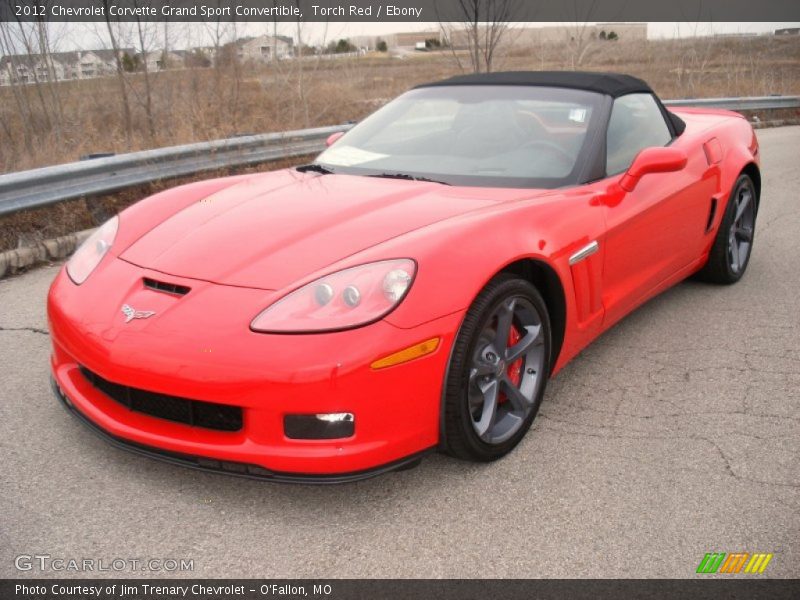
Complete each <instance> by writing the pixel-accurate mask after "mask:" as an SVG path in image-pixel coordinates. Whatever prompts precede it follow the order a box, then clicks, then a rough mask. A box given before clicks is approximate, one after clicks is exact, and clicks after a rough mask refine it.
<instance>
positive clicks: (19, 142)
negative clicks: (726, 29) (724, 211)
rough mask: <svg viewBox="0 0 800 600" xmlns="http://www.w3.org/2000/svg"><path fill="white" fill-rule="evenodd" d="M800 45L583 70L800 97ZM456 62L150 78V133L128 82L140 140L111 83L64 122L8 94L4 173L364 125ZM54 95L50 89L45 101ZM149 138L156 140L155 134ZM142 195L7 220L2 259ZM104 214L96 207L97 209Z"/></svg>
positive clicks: (659, 55)
mask: <svg viewBox="0 0 800 600" xmlns="http://www.w3.org/2000/svg"><path fill="white" fill-rule="evenodd" d="M572 58H573V57H572V56H570V54H569V49H568V48H565V47H563V46H561V45H555V44H550V45H542V46H538V47H533V48H514V49H513V51H511V52H509V53H508V54H507V55H506V56H504V57H502V58H501V59H500V60H498V61H497V62H496V64H495V70H501V69H511V70H524V69H565V68H569V67H568V66H569V65H570V64H571V63H572ZM798 66H800V39H796V38H795V39H792V38H789V37H786V38H776V37H772V36H765V37H758V38H741V39H740V38H696V39H688V40H664V41H648V42H645V41H628V42H626V41H624V40H621V41H618V42H599V41H598V42H594V43H593V44H592V45H591V46H590V47H589V48H588V50H587V51H586V52H585V54H584V58H583V60H582V63H581V65H580V68H581V69H586V70H596V71H619V72H626V73H630V74H632V75H636V76H639V77H642V78H643V79H645V80H646V81H648V82H649V83H650V84H651V85H652V86H653V87H654V89H655V90H656V92H657V93H658V94H659V95H660V96H661V97H663V98H681V97H709V96H750V95H768V94H798V93H800V68H798ZM458 72H459V71H458V68H457V66H456V64H455V62H454V61H453V59H452V56H450V55H449V53H448V52H446V51H444V52H437V53H427V54H424V53H419V54H413V55H411V56H410V57H409V58H406V59H403V60H401V59H396V58H391V57H389V56H387V55H383V54H375V55H370V56H365V57H360V58H348V59H339V60H321V61H317V60H313V59H312V60H305V61H285V62H282V63H279V64H277V65H268V66H249V67H248V66H242V67H240V68H227V69H213V68H212V69H187V70H180V71H167V72H162V73H156V74H151V76H150V88H151V107H152V108H151V115H152V128H151V127H150V122H149V120H148V116H147V111H146V105H147V102H146V87H145V81H144V77H143V75H141V74H135V75H127V76H126V79H127V90H128V94H129V98H130V103H131V112H132V125H133V126H132V132H131V136H130V140H128V136H127V135H126V128H125V125H124V119H123V111H122V104H121V102H120V93H119V88H118V82H117V80H116V79H115V78H105V79H96V80H89V81H71V82H64V83H61V84H58V85H57V86H54V87H57V90H58V94H57V95H58V101H59V103H60V106H61V110H60V111H55V110H54V108H53V100H52V98H51V96H48V95H47V94H46V93H45V94H41V95H40V94H39V91H40V90H38V89H37V88H36V86H26V87H24V88H17V89H18V90H19V92H20V93H21V94H22V95H23V98H21V100H22V101H23V103H24V106H25V112H24V113H23V112H21V111H20V109H19V106H20V105H19V103H18V100H20V98H15V97H14V95H13V94H12V90H11V88H8V87H4V88H0V172H10V171H18V170H23V169H30V168H35V167H39V166H44V165H50V164H57V163H64V162H70V161H74V160H77V159H78V158H79V157H81V156H83V155H86V154H90V153H96V152H116V153H121V152H129V151H134V150H140V149H145V148H155V147H161V146H169V145H175V144H181V143H188V142H195V141H204V140H212V139H218V138H224V137H230V136H233V135H237V134H242V133H261V132H268V131H280V130H287V129H300V128H304V127H311V126H321V125H329V124H336V123H342V122H345V121H348V120H358V119H360V118H362V117H364V116H365V115H367V114H369V113H370V112H372V111H373V110H374V109H375V107H376V106H379V105H380V104H382V103H383V102H385V101H386V100H387V99H389V98H392V97H394V96H396V95H397V94H399V93H401V92H403V91H404V90H406V89H408V88H410V87H412V86H414V85H415V84H418V83H422V82H425V81H431V80H436V79H441V78H443V77H447V76H450V75H453V74H457V73H458ZM43 91H44V92H47V90H43ZM151 131H152V133H151ZM164 185H165V184H163V183H162V184H159V186H156V187H152V186H147V189H144V188H138V189H136V190H129V191H126V192H125V193H123V194H116V195H114V196H112V197H111V199H95V200H89V201H86V200H78V201H74V202H69V203H63V204H62V205H60V206H58V207H53V208H50V209H44V210H42V211H30V212H29V213H23V214H19V215H13V216H12V217H7V218H5V219H0V250H2V249H7V248H10V247H15V246H17V244H18V243H20V242H22V243H24V242H25V241H26V240H27V239H29V238H30V237H31V236H32V237H33V238H34V239H41V238H42V237H49V236H53V235H60V234H63V233H66V232H70V231H76V230H78V229H82V228H84V227H89V226H92V225H94V224H96V223H97V222H99V221H100V220H102V218H104V217H105V216H106V214H107V213H108V212H109V211H111V212H113V211H114V210H118V209H119V208H122V207H124V206H126V205H127V204H129V203H130V202H132V201H135V200H136V199H138V198H141V197H142V195H144V194H146V193H147V192H148V191H149V190H151V189H152V190H154V189H156V188H157V187H163V186H164ZM98 207H100V208H98Z"/></svg>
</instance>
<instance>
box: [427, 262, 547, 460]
mask: <svg viewBox="0 0 800 600" xmlns="http://www.w3.org/2000/svg"><path fill="white" fill-rule="evenodd" d="M550 340H551V332H550V321H549V318H548V314H547V308H546V305H545V303H544V301H543V300H542V297H541V295H540V294H539V292H538V291H537V290H536V288H535V287H534V286H533V285H531V284H530V283H529V282H527V281H525V280H522V279H516V278H513V277H511V276H508V275H502V276H500V277H498V278H496V279H494V280H493V281H492V282H491V283H489V284H488V285H487V286H486V288H485V289H484V290H483V291H482V292H481V293H480V295H479V296H478V298H477V299H476V300H475V302H474V303H473V305H472V307H471V308H470V310H469V311H468V313H467V316H466V317H465V319H464V323H463V324H462V326H461V329H460V331H459V334H458V337H457V339H456V342H455V345H454V347H453V352H452V355H451V359H450V366H449V369H448V377H447V387H446V390H445V404H444V416H443V417H444V438H445V444H446V446H445V447H446V449H447V451H448V452H449V453H450V454H453V455H454V456H458V457H459V458H465V459H470V460H478V461H488V460H494V459H496V458H500V457H501V456H503V455H505V454H506V453H508V452H509V451H510V450H511V449H512V448H514V446H516V445H517V444H518V443H519V441H520V440H521V439H522V437H523V436H524V435H525V433H526V431H527V430H528V429H529V428H530V426H531V423H532V422H533V419H534V417H535V416H536V412H537V410H538V408H539V404H540V403H541V399H542V396H543V394H544V388H545V384H546V382H547V376H548V374H549V367H550V343H551V342H550Z"/></svg>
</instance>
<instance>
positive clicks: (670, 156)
mask: <svg viewBox="0 0 800 600" xmlns="http://www.w3.org/2000/svg"><path fill="white" fill-rule="evenodd" d="M686 161H687V157H686V152H684V151H683V150H680V149H679V148H669V147H667V148H662V147H653V148H645V149H644V150H642V151H641V152H639V154H637V155H636V158H634V159H633V163H631V166H630V167H629V168H628V172H627V173H625V175H623V176H622V179H620V182H619V185H620V187H622V189H623V190H625V191H626V192H632V191H633V190H634V189H635V188H636V184H637V183H639V180H640V179H641V178H642V177H644V176H645V175H647V174H648V173H670V172H672V171H680V170H681V169H682V168H683V167H685V166H686Z"/></svg>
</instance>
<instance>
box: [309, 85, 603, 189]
mask: <svg viewBox="0 0 800 600" xmlns="http://www.w3.org/2000/svg"><path fill="white" fill-rule="evenodd" d="M477 88H479V89H480V92H478V90H477ZM508 88H519V89H526V90H535V92H534V94H533V96H531V97H529V98H524V97H520V99H521V100H525V99H532V100H542V101H554V102H583V103H587V104H589V106H590V107H591V111H590V115H589V117H588V120H587V123H586V133H585V135H584V138H583V142H582V145H581V147H580V149H579V151H578V153H577V155H576V158H575V162H574V164H573V165H572V169H571V171H570V172H569V173H567V174H566V175H565V176H563V177H509V176H504V175H470V174H454V173H442V172H438V171H435V170H424V171H423V170H402V171H394V170H393V169H389V168H385V167H362V166H358V165H357V164H351V165H342V164H337V163H335V162H326V160H325V154H326V152H328V150H327V149H326V150H325V151H323V152H322V153H321V154H320V155H319V156H318V157H317V159H316V160H315V164H318V165H321V166H322V167H324V168H325V169H327V170H329V171H331V172H333V173H336V174H346V175H358V176H371V177H381V176H397V175H402V176H404V177H403V178H408V179H419V180H432V181H438V182H442V183H445V184H448V185H455V186H466V187H489V188H492V187H496V188H519V189H556V188H560V187H568V186H574V185H579V184H582V183H585V182H587V181H590V180H592V179H596V172H597V162H598V159H599V158H602V157H599V155H598V153H599V151H600V148H599V145H598V143H599V142H598V140H600V141H602V140H604V138H605V126H606V123H607V120H608V119H607V116H608V115H607V113H608V111H609V105H610V97H608V96H607V95H605V94H602V93H600V92H594V91H589V90H576V89H571V88H562V87H555V86H524V85H513V86H511V85H502V84H493V85H482V84H477V85H453V86H435V87H422V88H415V89H412V90H410V91H408V92H406V93H404V94H402V95H400V96H398V97H397V98H395V99H394V100H392V101H391V102H389V103H387V104H386V105H384V106H383V107H382V108H381V109H379V110H378V111H376V112H374V113H372V114H371V115H370V116H368V117H367V118H366V119H364V120H363V121H361V122H360V123H358V124H357V125H355V126H354V127H353V128H352V129H350V130H349V131H348V132H347V133H345V134H344V135H343V136H342V137H341V138H339V139H338V140H337V141H336V145H339V144H342V145H345V146H346V145H347V138H348V137H349V138H351V139H353V138H354V137H358V136H359V134H363V132H364V130H365V128H367V129H369V128H370V127H375V123H376V121H377V122H381V121H382V120H383V119H384V117H385V113H386V111H392V110H397V106H398V103H399V102H404V103H405V102H408V100H409V99H411V100H413V99H415V98H420V99H429V98H448V97H455V98H462V99H463V98H464V97H468V96H469V94H470V93H472V94H475V96H476V97H485V96H486V95H487V93H488V94H489V95H491V93H492V91H495V92H496V93H497V95H498V97H503V96H504V95H505V96H507V95H508ZM524 93H525V94H528V95H529V96H530V92H524ZM534 96H535V97H534ZM390 114H391V112H390ZM391 122H392V121H389V123H391ZM385 126H386V125H385V124H384V125H383V126H381V127H378V128H377V129H376V131H379V130H380V129H381V128H383V127H385Z"/></svg>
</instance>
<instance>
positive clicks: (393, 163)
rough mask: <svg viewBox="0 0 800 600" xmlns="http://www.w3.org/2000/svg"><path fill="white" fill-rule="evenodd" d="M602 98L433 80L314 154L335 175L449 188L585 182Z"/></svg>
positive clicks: (579, 92) (584, 93)
mask: <svg viewBox="0 0 800 600" xmlns="http://www.w3.org/2000/svg"><path fill="white" fill-rule="evenodd" d="M601 99H602V96H601V95H600V94H597V93H594V92H587V91H583V90H572V89H563V88H548V87H537V86H509V85H452V86H432V87H424V88H419V89H415V90H412V91H410V92H407V93H405V94H403V95H402V96H400V97H398V98H397V99H395V100H393V101H392V102H390V103H389V104H387V105H386V106H384V107H383V108H381V109H380V110H378V111H377V112H375V113H374V114H372V115H370V116H369V117H368V118H367V119H365V120H364V121H362V122H361V123H359V124H358V125H356V126H355V127H354V128H353V129H351V130H350V131H349V132H347V133H346V134H345V135H344V136H343V137H342V138H340V139H339V140H338V141H337V142H336V143H335V144H334V145H333V146H331V147H330V148H328V149H327V150H325V151H324V152H323V153H322V154H320V155H319V157H318V158H317V160H316V163H315V164H316V165H317V168H318V169H320V168H322V169H324V170H325V171H331V172H333V173H345V174H353V175H367V176H370V175H371V176H379V177H402V178H408V179H420V180H434V181H439V182H442V183H447V184H451V185H467V186H486V187H520V188H526V187H544V188H556V187H561V186H565V185H572V184H574V183H576V182H577V177H578V175H579V172H580V170H581V168H580V167H581V166H582V165H583V164H584V163H585V162H586V153H587V145H588V143H587V141H588V140H590V139H592V138H593V136H592V135H589V134H590V132H592V131H594V129H595V128H596V127H597V125H596V124H595V121H597V120H598V117H597V115H598V112H599V106H600V102H601Z"/></svg>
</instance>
